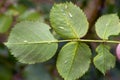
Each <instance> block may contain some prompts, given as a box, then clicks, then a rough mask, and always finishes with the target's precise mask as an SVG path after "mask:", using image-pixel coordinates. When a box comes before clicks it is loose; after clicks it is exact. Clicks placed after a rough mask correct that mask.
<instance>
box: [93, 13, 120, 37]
mask: <svg viewBox="0 0 120 80" xmlns="http://www.w3.org/2000/svg"><path fill="white" fill-rule="evenodd" d="M95 26H96V33H97V35H98V36H99V37H100V38H101V39H108V38H109V36H111V35H118V34H119V33H120V22H119V17H118V16H117V14H109V15H104V16H102V17H100V18H99V19H98V21H97V22H96V24H95Z"/></svg>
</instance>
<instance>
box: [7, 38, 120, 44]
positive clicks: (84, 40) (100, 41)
mask: <svg viewBox="0 0 120 80" xmlns="http://www.w3.org/2000/svg"><path fill="white" fill-rule="evenodd" d="M76 41H77V42H96V43H103V42H105V43H116V44H119V43H120V41H114V40H90V39H67V40H54V41H36V42H30V41H27V42H17V43H15V42H14V43H8V42H7V43H5V44H43V43H48V44H50V43H59V42H76Z"/></svg>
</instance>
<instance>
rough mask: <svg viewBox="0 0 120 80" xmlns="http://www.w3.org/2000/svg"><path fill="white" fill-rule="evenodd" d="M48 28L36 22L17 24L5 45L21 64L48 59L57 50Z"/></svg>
mask: <svg viewBox="0 0 120 80" xmlns="http://www.w3.org/2000/svg"><path fill="white" fill-rule="evenodd" d="M49 29H50V27H49V26H48V25H46V24H44V23H40V22H38V21H36V22H32V21H25V22H21V23H18V24H17V25H16V26H15V27H14V28H13V29H12V31H11V34H10V37H9V39H8V42H7V43H5V45H6V46H7V47H8V48H9V49H10V50H11V53H12V54H13V55H14V56H15V57H17V59H18V60H19V61H20V62H22V63H29V64H33V63H37V62H43V61H46V60H48V59H50V58H51V57H52V56H53V55H54V54H55V52H56V50H57V43H50V42H51V41H56V39H55V38H54V37H53V36H52V34H51V33H50V31H49Z"/></svg>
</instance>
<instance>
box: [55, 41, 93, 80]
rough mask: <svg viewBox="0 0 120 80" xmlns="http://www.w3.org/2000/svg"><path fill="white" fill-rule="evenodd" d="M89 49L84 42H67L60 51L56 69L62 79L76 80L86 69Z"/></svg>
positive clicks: (89, 54)
mask: <svg viewBox="0 0 120 80" xmlns="http://www.w3.org/2000/svg"><path fill="white" fill-rule="evenodd" d="M90 58H91V51H90V49H89V47H88V46H87V45H86V44H85V43H79V42H69V43H67V44H66V45H65V46H64V47H63V48H62V49H61V51H60V53H59V55H58V59H57V69H58V72H59V73H60V75H61V76H62V77H63V78H64V80H76V79H78V78H79V77H81V76H83V75H84V74H85V72H87V71H88V69H89V66H90Z"/></svg>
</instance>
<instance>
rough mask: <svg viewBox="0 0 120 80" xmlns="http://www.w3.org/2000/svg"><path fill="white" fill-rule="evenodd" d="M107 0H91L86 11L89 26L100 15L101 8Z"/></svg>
mask: <svg viewBox="0 0 120 80" xmlns="http://www.w3.org/2000/svg"><path fill="white" fill-rule="evenodd" d="M104 3H105V0H90V2H89V3H88V5H87V6H86V8H85V9H84V12H85V14H86V16H87V19H88V21H89V24H90V25H89V26H90V27H91V26H93V25H94V23H95V21H96V19H97V18H98V17H99V16H100V14H101V10H102V9H103V8H104Z"/></svg>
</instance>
